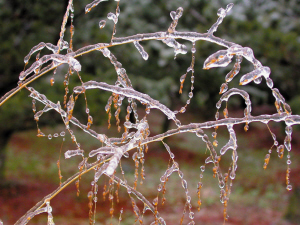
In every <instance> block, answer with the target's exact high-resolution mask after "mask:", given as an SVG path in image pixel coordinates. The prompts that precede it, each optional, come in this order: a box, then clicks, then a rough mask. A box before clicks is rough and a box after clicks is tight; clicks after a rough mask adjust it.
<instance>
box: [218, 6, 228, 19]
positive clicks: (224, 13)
mask: <svg viewBox="0 0 300 225" xmlns="http://www.w3.org/2000/svg"><path fill="white" fill-rule="evenodd" d="M217 15H218V16H219V17H225V16H226V11H225V9H223V8H220V9H219V10H218V12H217Z"/></svg>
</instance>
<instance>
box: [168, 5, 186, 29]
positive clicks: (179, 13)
mask: <svg viewBox="0 0 300 225" xmlns="http://www.w3.org/2000/svg"><path fill="white" fill-rule="evenodd" d="M182 13H183V8H182V7H179V8H178V9H177V10H176V12H175V11H172V12H171V13H170V16H171V18H172V20H173V22H172V23H171V25H170V27H169V28H168V33H173V32H174V31H175V28H176V26H177V24H178V19H179V18H180V17H181V16H182Z"/></svg>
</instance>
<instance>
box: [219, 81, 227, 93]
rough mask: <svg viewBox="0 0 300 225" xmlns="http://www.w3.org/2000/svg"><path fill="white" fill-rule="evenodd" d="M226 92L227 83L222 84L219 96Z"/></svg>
mask: <svg viewBox="0 0 300 225" xmlns="http://www.w3.org/2000/svg"><path fill="white" fill-rule="evenodd" d="M227 90H228V85H227V83H223V84H222V85H221V87H220V92H219V94H223V93H224V92H226V91H227Z"/></svg>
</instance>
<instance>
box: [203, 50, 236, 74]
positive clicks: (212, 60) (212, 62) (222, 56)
mask: <svg viewBox="0 0 300 225" xmlns="http://www.w3.org/2000/svg"><path fill="white" fill-rule="evenodd" d="M232 57H233V55H232V54H228V50H219V51H217V52H216V53H214V54H212V55H210V56H209V57H208V58H207V59H206V60H205V62H204V65H203V69H205V70H208V69H210V68H213V67H225V66H228V64H229V63H230V62H231V58H232Z"/></svg>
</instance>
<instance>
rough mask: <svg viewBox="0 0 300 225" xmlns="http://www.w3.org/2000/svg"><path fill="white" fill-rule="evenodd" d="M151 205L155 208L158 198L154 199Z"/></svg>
mask: <svg viewBox="0 0 300 225" xmlns="http://www.w3.org/2000/svg"><path fill="white" fill-rule="evenodd" d="M152 204H153V205H154V206H157V204H158V197H156V198H155V199H153V201H152Z"/></svg>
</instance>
